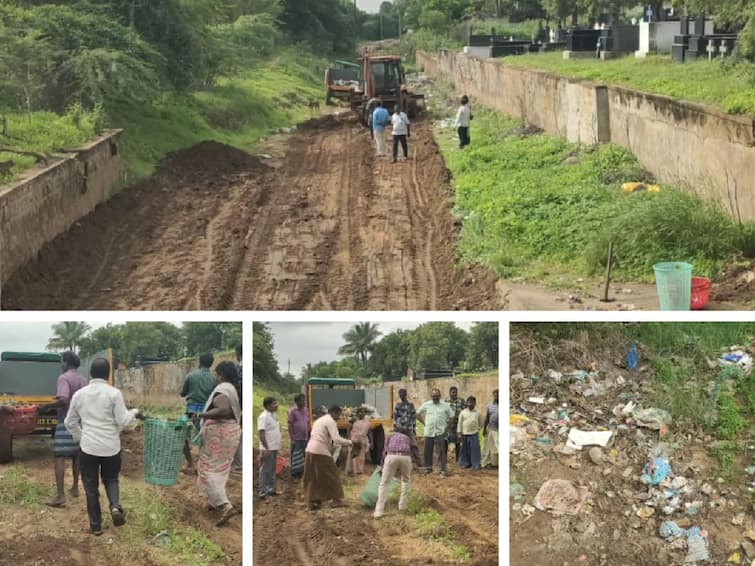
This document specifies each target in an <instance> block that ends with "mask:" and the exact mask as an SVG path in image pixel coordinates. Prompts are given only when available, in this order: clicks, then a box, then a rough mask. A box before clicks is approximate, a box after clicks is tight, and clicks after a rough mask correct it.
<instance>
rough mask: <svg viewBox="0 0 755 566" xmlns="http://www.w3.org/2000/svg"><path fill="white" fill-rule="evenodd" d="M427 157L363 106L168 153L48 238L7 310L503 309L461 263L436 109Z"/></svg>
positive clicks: (8, 289)
mask: <svg viewBox="0 0 755 566" xmlns="http://www.w3.org/2000/svg"><path fill="white" fill-rule="evenodd" d="M413 134H414V135H413V136H412V140H411V142H412V143H411V156H410V157H411V158H410V160H408V161H405V162H399V163H397V164H395V165H394V164H392V163H391V161H390V159H389V158H382V159H378V158H377V157H375V155H374V151H373V147H372V143H371V140H370V137H369V135H368V133H367V132H366V130H365V129H364V128H362V127H361V126H360V125H359V124H357V123H356V121H355V120H354V118H353V117H352V116H351V115H350V114H343V115H328V116H324V117H322V118H318V119H315V120H312V121H310V122H308V123H305V124H303V125H301V126H300V127H299V128H298V129H297V130H296V132H295V133H293V134H292V135H289V136H286V137H285V139H284V140H278V141H277V144H276V142H275V140H272V141H271V140H269V141H268V145H269V146H270V147H269V148H266V149H265V150H266V151H270V155H264V156H263V157H255V156H251V155H249V154H247V153H244V152H242V151H239V150H236V149H233V148H230V147H227V146H224V145H221V144H217V143H212V142H205V143H202V144H200V145H198V146H195V147H193V148H190V149H188V150H185V151H181V152H177V153H175V154H172V155H170V156H168V157H167V158H166V159H165V160H164V161H163V162H162V163H161V164H160V166H159V169H158V172H157V173H156V174H155V175H154V176H153V177H151V178H149V179H147V180H145V181H143V182H141V183H139V184H138V185H136V186H134V187H132V188H131V189H128V190H125V191H123V192H122V193H120V194H118V195H117V196H116V197H114V198H113V199H111V200H110V201H108V202H107V203H105V204H103V205H101V206H99V207H98V208H97V209H96V210H95V211H94V212H92V213H91V214H89V215H88V216H86V217H84V218H82V219H81V220H80V221H79V222H77V223H76V224H75V225H74V226H72V227H71V229H70V230H69V231H68V232H66V233H64V234H61V235H60V236H59V237H58V238H56V239H55V240H54V241H53V242H51V243H50V244H48V245H47V246H46V247H45V248H44V249H43V250H42V251H41V252H40V253H39V254H38V257H37V258H36V259H35V260H34V261H32V262H30V263H29V264H27V265H26V266H24V267H23V268H21V269H20V270H19V271H18V272H17V273H15V274H14V275H13V276H12V278H11V279H10V280H9V282H8V283H7V284H6V285H5V286H4V288H3V293H2V306H3V308H6V309H53V310H59V309H60V310H71V309H148V310H180V309H191V310H193V309H196V310H201V309H204V310H214V309H231V308H233V309H250V310H268V309H269V310H272V309H281V310H285V309H318V310H344V309H348V310H373V309H374V310H383V309H395V310H440V309H443V310H460V309H493V308H496V306H497V305H496V300H495V296H496V291H495V278H494V277H493V276H492V274H490V273H488V272H486V271H484V270H483V269H481V268H474V267H468V268H460V267H459V266H458V262H457V258H456V253H455V245H454V244H455V239H456V234H457V231H458V227H457V226H456V225H455V223H454V218H453V216H452V214H451V209H452V191H451V186H450V179H449V174H448V172H447V170H446V168H445V166H444V164H443V160H442V158H441V156H440V153H439V151H438V147H437V145H436V144H435V142H434V141H433V138H432V134H431V131H430V124H429V122H425V123H419V124H418V125H417V127H416V130H415V131H413Z"/></svg>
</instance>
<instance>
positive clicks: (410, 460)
mask: <svg viewBox="0 0 755 566" xmlns="http://www.w3.org/2000/svg"><path fill="white" fill-rule="evenodd" d="M398 395H399V399H400V401H399V402H398V403H396V405H395V406H394V408H393V431H392V432H391V434H390V435H389V436H388V438H387V439H386V441H385V444H384V447H383V452H382V455H381V466H382V471H381V481H380V487H379V490H378V500H377V504H376V507H375V512H374V517H375V518H379V517H381V516H382V515H383V514H384V510H385V504H386V501H387V499H388V495H389V491H390V489H389V488H390V484H391V481H392V479H393V478H397V479H399V480H400V481H401V496H400V499H399V510H404V509H406V506H407V504H408V495H409V487H410V484H411V474H412V468H413V464H414V465H416V466H417V467H418V468H419V469H420V470H421V471H422V472H423V473H425V474H430V473H432V471H433V460H434V458H433V456H434V455H436V456H437V460H438V465H439V472H440V476H441V477H446V474H447V469H446V468H447V456H448V449H449V445H450V444H453V445H454V457H455V461H456V462H457V463H458V464H459V466H460V467H462V468H468V469H473V470H479V469H481V468H483V467H487V466H494V467H497V466H498V390H497V389H496V390H494V391H493V400H492V401H491V403H490V404H488V406H487V410H486V411H485V413H484V414H483V413H482V412H480V410H479V409H478V408H477V401H476V399H475V397H473V396H469V397H467V398H466V399H462V398H461V397H459V392H458V388H457V387H451V388H450V390H449V397H448V398H447V399H446V400H445V401H441V393H440V390H438V389H433V390H432V392H431V400H430V401H426V402H425V403H423V404H422V405H421V406H420V407H419V409H415V407H414V404H413V403H412V402H411V401H409V399H408V395H407V391H406V389H400V390H399V392H398ZM294 403H295V405H294V406H293V407H292V408H291V409H290V410H289V411H288V434H289V438H290V441H291V464H290V466H291V468H290V469H291V476H292V477H293V478H294V479H299V478H303V487H304V497H305V500H306V502H307V505H308V507H309V509H310V510H312V511H315V510H317V509H319V508H320V507H321V506H322V504H323V502H326V501H332V502H333V503H332V505H333V506H335V507H338V506H341V505H343V497H344V492H343V486H342V485H341V479H340V476H339V473H338V467H337V465H336V462H337V461H338V456H339V453H340V450H341V448H345V449H348V450H349V454H348V457H347V472H348V473H350V474H361V473H363V472H364V462H365V456H366V453H367V451H368V450H369V449H370V443H369V438H370V437H369V431H370V428H371V423H370V417H369V414H368V412H367V411H366V410H365V409H363V408H359V409H358V410H357V411H356V414H355V417H354V419H353V421H352V422H351V423H350V427H349V431H348V438H346V437H343V436H341V435H340V433H339V431H338V420H339V419H340V418H341V415H342V409H341V408H340V407H338V406H333V407H330V408H329V409H328V408H326V407H318V408H315V409H313V410H314V412H315V414H314V419H315V420H314V422H313V423H312V426H311V429H310V416H309V410H308V408H307V406H306V397H305V396H304V395H303V394H298V395H296V396H295V397H294ZM263 407H264V410H263V412H262V414H261V415H260V416H259V418H258V420H257V430H258V434H259V439H260V460H261V466H260V473H259V497H260V499H261V500H262V501H266V500H267V498H268V497H270V496H277V495H280V492H278V491H277V488H276V466H277V463H278V454H279V452H280V450H281V446H282V434H281V428H280V424H279V422H278V419H277V416H276V413H277V411H278V401H277V400H276V399H275V398H274V397H267V398H265V399H264V401H263ZM417 421H419V422H421V423H422V424H423V425H424V460H420V454H419V447H418V442H417ZM480 432H482V435H483V437H485V439H486V440H485V448H484V452H482V453H481V448H480V439H479V436H480Z"/></svg>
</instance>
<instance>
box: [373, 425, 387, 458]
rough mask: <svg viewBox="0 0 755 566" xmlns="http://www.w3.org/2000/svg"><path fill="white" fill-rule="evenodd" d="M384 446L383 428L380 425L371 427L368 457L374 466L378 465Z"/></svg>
mask: <svg viewBox="0 0 755 566" xmlns="http://www.w3.org/2000/svg"><path fill="white" fill-rule="evenodd" d="M384 446H385V430H384V429H383V426H382V425H380V426H379V427H377V428H373V429H372V438H371V439H370V459H371V460H372V463H373V464H374V465H376V466H378V465H380V459H381V458H382V457H383V447H384Z"/></svg>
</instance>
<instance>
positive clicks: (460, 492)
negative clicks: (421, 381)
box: [254, 464, 498, 566]
mask: <svg viewBox="0 0 755 566" xmlns="http://www.w3.org/2000/svg"><path fill="white" fill-rule="evenodd" d="M371 472H372V466H368V474H369V473H371ZM449 472H450V475H449V477H447V478H445V479H441V478H439V477H438V475H437V474H433V475H430V476H421V475H419V474H418V473H414V474H413V475H412V484H411V489H412V492H413V493H414V494H415V495H418V496H419V497H420V498H421V500H422V502H423V505H424V508H425V510H426V511H429V512H430V513H433V514H434V513H435V512H437V513H438V514H439V516H440V517H442V521H443V525H439V524H438V523H437V522H436V521H430V520H429V519H426V518H424V519H423V518H421V517H420V515H415V516H413V517H412V516H411V514H410V515H407V514H401V513H397V512H396V509H395V505H396V504H395V502H392V503H389V505H388V507H387V508H386V511H387V514H386V515H385V516H384V517H383V518H382V519H380V520H375V519H373V518H372V515H371V510H369V509H367V508H365V507H363V506H362V505H361V504H360V503H359V501H358V497H359V493H360V492H361V490H362V488H363V486H364V484H365V483H366V482H367V479H368V476H364V477H360V478H347V479H346V480H345V482H346V483H345V485H344V490H345V492H346V501H347V502H348V506H347V507H346V508H340V509H328V508H323V509H322V510H321V511H318V512H316V513H311V512H309V511H307V510H306V507H305V505H304V501H303V499H302V495H301V485H300V482H293V481H291V480H282V481H280V480H279V484H278V489H279V490H281V491H283V495H282V496H281V497H279V498H270V499H269V501H267V502H265V503H262V502H259V501H255V506H254V563H255V564H258V565H260V566H262V565H265V564H272V563H277V562H281V563H287V564H290V565H291V566H299V565H301V566H305V565H306V566H326V565H333V566H351V565H352V564H365V565H369V566H377V565H384V566H389V565H390V566H409V565H413V566H416V565H420V564H434V565H446V564H470V565H478V566H492V565H495V564H498V471H497V470H483V471H477V472H471V471H464V470H461V469H459V468H457V467H456V466H455V465H454V464H449ZM410 509H411V505H410ZM423 516H424V517H429V515H427V514H425V515H423ZM284 521H285V522H284ZM281 525H285V526H284V527H281ZM449 543H455V544H456V545H459V546H460V547H463V549H464V550H466V553H467V558H466V559H464V560H462V559H461V558H460V556H459V555H454V553H453V548H454V546H453V544H449Z"/></svg>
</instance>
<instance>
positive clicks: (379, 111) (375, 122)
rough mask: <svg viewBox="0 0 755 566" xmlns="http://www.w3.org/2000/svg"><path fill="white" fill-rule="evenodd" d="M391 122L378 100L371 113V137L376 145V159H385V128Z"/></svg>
mask: <svg viewBox="0 0 755 566" xmlns="http://www.w3.org/2000/svg"><path fill="white" fill-rule="evenodd" d="M390 121H391V115H390V114H389V113H388V110H386V109H385V108H384V107H383V101H382V100H380V99H378V101H377V107H376V108H375V111H374V112H373V113H372V136H373V137H374V138H375V144H376V145H377V154H378V157H385V127H386V126H387V125H388V123H389V122H390Z"/></svg>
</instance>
